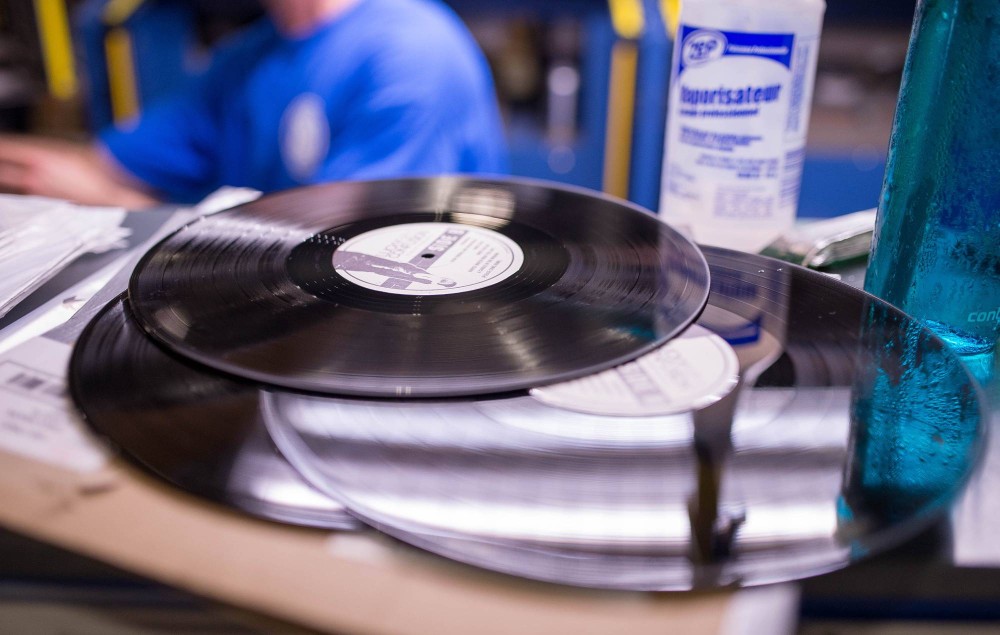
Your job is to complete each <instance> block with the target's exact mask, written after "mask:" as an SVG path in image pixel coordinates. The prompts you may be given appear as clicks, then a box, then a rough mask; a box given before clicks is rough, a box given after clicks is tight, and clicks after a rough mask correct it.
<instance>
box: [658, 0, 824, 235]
mask: <svg viewBox="0 0 1000 635" xmlns="http://www.w3.org/2000/svg"><path fill="white" fill-rule="evenodd" d="M825 10H826V3H825V2H824V0H682V2H681V12H680V23H679V25H678V29H677V33H676V37H675V46H674V59H673V70H672V74H671V84H670V100H669V109H668V113H667V133H666V142H665V158H664V163H663V180H662V182H661V189H660V215H661V217H662V218H663V219H664V220H665V221H667V222H668V223H671V224H673V225H675V226H677V227H680V228H687V229H688V230H689V231H690V232H691V233H692V235H693V237H694V239H695V240H696V241H698V242H700V243H704V244H709V245H717V246H722V247H730V248H735V249H741V250H744V251H751V252H756V251H759V250H760V249H762V248H763V247H764V246H766V245H767V244H768V243H770V242H771V241H772V240H773V239H775V238H776V237H777V236H778V235H780V234H781V233H782V232H783V231H785V230H787V229H788V228H790V227H791V225H792V224H793V223H794V221H795V215H796V210H797V208H798V198H799V188H800V184H801V181H802V165H803V159H804V155H805V143H806V132H807V130H808V126H809V112H810V108H811V105H812V92H813V84H814V80H815V75H816V59H817V54H818V50H819V37H820V30H821V29H822V24H823V13H824V12H825Z"/></svg>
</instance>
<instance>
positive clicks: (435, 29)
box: [359, 0, 476, 59]
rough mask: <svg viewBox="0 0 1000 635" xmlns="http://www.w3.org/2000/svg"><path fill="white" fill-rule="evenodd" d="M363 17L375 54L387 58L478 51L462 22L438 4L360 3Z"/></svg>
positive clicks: (402, 0) (415, 0)
mask: <svg viewBox="0 0 1000 635" xmlns="http://www.w3.org/2000/svg"><path fill="white" fill-rule="evenodd" d="M360 2H361V3H362V6H361V7H359V9H360V10H361V11H363V12H364V13H363V15H362V16H359V17H361V18H362V19H363V20H364V21H365V23H366V26H365V28H364V29H363V30H364V31H366V37H370V38H371V40H370V42H371V44H372V50H373V51H374V52H375V53H379V52H382V53H384V54H386V55H398V54H400V53H411V52H415V53H418V55H417V59H426V58H427V57H428V56H432V55H435V54H437V55H454V54H456V53H458V54H467V53H471V52H473V51H475V50H476V49H475V45H474V44H473V40H472V36H471V35H470V34H469V32H468V30H467V29H466V27H465V25H464V24H463V23H462V21H461V19H459V17H458V16H457V15H455V13H454V12H453V11H452V10H451V9H450V8H449V7H447V6H445V5H444V4H443V3H441V2H439V1H437V0H360Z"/></svg>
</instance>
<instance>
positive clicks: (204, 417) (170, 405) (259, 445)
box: [69, 296, 357, 529]
mask: <svg viewBox="0 0 1000 635" xmlns="http://www.w3.org/2000/svg"><path fill="white" fill-rule="evenodd" d="M69 378H70V391H71V393H72V396H73V399H74V401H75V402H76V404H77V406H78V407H79V408H80V409H81V411H82V412H83V414H84V419H85V420H86V421H87V423H88V424H89V425H90V426H91V428H93V430H94V431H95V432H97V433H98V434H99V435H100V436H102V437H104V438H105V439H106V440H108V441H109V442H110V443H111V444H112V445H114V446H116V447H117V448H118V450H119V451H120V453H121V454H122V455H124V456H125V457H126V458H128V459H130V460H131V461H133V462H134V463H136V464H138V465H139V466H141V467H142V468H144V469H146V470H148V471H150V472H152V473H153V474H155V475H156V476H158V477H160V478H162V479H164V480H166V481H168V482H169V483H171V484H173V485H175V486H177V487H179V488H181V489H182V490H186V491H188V492H190V493H192V494H195V495H198V496H201V497H204V498H208V499H210V500H213V501H216V502H219V503H223V504H225V505H227V506H230V507H232V508H235V509H238V510H241V511H243V512H246V513H249V514H251V515H254V516H258V517H261V518H266V519H269V520H276V521H280V522H287V523H292V524H297V525H306V526H313V527H325V528H331V529H350V528H354V527H356V526H357V521H356V520H354V519H353V517H351V516H350V515H349V514H348V513H347V512H346V511H345V509H344V508H343V506H342V505H340V504H339V503H336V502H334V501H332V500H331V499H329V498H327V497H326V496H323V495H322V494H320V493H319V492H318V491H316V490H315V489H313V488H312V487H310V486H309V485H307V484H306V483H305V481H303V480H302V479H301V477H299V475H298V474H297V473H296V472H295V471H294V470H292V469H291V467H289V465H288V464H287V463H286V462H285V460H284V459H283V458H282V457H281V455H280V454H278V453H277V452H276V450H275V449H274V447H273V445H272V443H271V440H270V438H269V437H268V435H267V431H266V429H265V428H264V425H263V423H262V422H261V420H260V417H259V413H258V406H257V403H258V399H257V395H258V391H257V388H256V387H255V386H253V385H252V384H249V383H245V382H241V381H239V380H235V379H229V378H226V377H223V376H220V375H217V374H215V373H212V372H210V371H208V370H207V369H203V368H200V367H198V366H197V365H195V364H192V363H191V362H188V361H187V360H183V359H180V358H178V357H176V356H174V355H171V354H169V353H167V352H165V351H163V350H162V349H161V348H159V347H158V346H156V345H155V344H154V343H153V342H152V341H151V340H150V339H149V338H148V337H146V336H145V334H144V333H143V331H142V329H140V328H139V326H138V325H137V324H136V323H135V321H134V320H133V318H132V316H131V311H130V309H129V305H128V302H127V301H126V300H125V299H124V296H120V297H118V298H117V299H115V300H114V301H112V302H111V303H109V304H108V305H107V306H106V307H105V308H104V309H103V310H102V311H101V312H100V313H99V314H98V315H97V316H96V317H95V318H94V320H93V321H92V322H91V323H90V324H89V325H88V326H87V328H86V330H85V331H84V332H83V333H82V334H81V336H80V338H79V340H78V342H77V345H76V347H75V348H74V350H73V356H72V358H71V360H70V370H69Z"/></svg>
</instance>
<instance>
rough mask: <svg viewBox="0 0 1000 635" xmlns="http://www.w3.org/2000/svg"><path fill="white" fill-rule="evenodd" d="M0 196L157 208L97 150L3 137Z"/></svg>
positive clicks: (50, 141)
mask: <svg viewBox="0 0 1000 635" xmlns="http://www.w3.org/2000/svg"><path fill="white" fill-rule="evenodd" d="M0 192H6V193H10V194H32V195H38V196H48V197H51V198H60V199H66V200H69V201H74V202H76V203H81V204H84V205H116V206H121V207H126V208H129V209H142V208H144V207H149V206H151V205H154V204H156V203H157V200H156V199H155V198H154V197H153V196H151V195H150V194H149V193H148V192H146V191H144V190H143V189H142V187H141V186H140V185H139V184H137V183H134V182H129V179H128V177H127V176H126V175H124V174H122V173H121V171H120V170H119V169H118V168H116V166H114V165H113V164H111V162H110V161H109V160H108V159H106V158H105V157H103V156H102V155H101V153H100V151H98V150H97V149H96V148H95V147H93V146H89V145H84V144H77V143H72V142H69V141H61V140H56V139H41V138H33V137H24V136H13V135H0Z"/></svg>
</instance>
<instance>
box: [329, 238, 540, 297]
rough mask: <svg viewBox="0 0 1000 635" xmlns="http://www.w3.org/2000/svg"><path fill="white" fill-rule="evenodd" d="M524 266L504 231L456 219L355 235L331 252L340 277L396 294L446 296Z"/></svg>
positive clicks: (487, 283) (496, 279) (518, 249)
mask: <svg viewBox="0 0 1000 635" xmlns="http://www.w3.org/2000/svg"><path fill="white" fill-rule="evenodd" d="M523 264H524V252H523V251H522V250H521V247H520V246H518V244H517V243H515V242H514V241H513V240H511V239H510V238H508V237H506V236H504V235H503V234H501V233H499V232H496V231H493V230H491V229H486V228H484V227H477V226H474V225H462V224H459V223H406V224H402V225H393V226H391V227H380V228H378V229H374V230H372V231H368V232H365V233H363V234H359V235H357V236H355V237H353V238H351V239H349V240H347V241H346V242H345V243H344V244H343V245H341V246H339V247H338V248H337V250H336V251H335V252H334V253H333V267H334V269H335V270H336V271H337V273H339V274H340V275H342V276H343V277H344V278H346V279H347V280H350V281H351V282H353V283H354V284H356V285H359V286H362V287H364V288H366V289H372V290H374V291H384V292H386V293H394V294H397V295H449V294H453V293H464V292H466V291H475V290H476V289H483V288H485V287H490V286H493V285H495V284H497V283H499V282H501V281H503V280H506V279H507V278H509V277H511V276H512V275H514V274H515V273H517V271H518V270H519V269H520V268H521V265H523Z"/></svg>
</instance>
